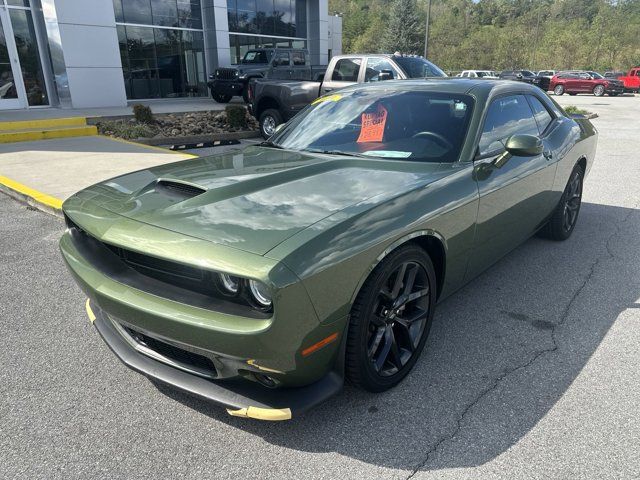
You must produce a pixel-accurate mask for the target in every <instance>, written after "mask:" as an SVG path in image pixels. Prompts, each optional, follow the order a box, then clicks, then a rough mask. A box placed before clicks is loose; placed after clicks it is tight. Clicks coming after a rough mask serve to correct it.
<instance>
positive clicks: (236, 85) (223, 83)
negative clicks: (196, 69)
mask: <svg viewBox="0 0 640 480" xmlns="http://www.w3.org/2000/svg"><path fill="white" fill-rule="evenodd" d="M209 87H210V88H211V89H212V90H213V91H214V92H216V93H217V94H220V95H231V96H241V95H242V94H243V92H244V89H245V84H244V83H243V82H241V81H233V80H212V81H210V82H209Z"/></svg>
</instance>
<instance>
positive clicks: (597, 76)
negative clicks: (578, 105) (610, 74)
mask: <svg viewBox="0 0 640 480" xmlns="http://www.w3.org/2000/svg"><path fill="white" fill-rule="evenodd" d="M587 73H588V74H589V75H591V76H592V77H593V78H597V79H598V80H602V79H603V78H604V77H603V76H602V75H600V74H599V73H598V72H587Z"/></svg>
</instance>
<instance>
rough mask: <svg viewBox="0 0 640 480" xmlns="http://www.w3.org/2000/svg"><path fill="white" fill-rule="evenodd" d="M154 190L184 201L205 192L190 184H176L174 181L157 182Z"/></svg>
mask: <svg viewBox="0 0 640 480" xmlns="http://www.w3.org/2000/svg"><path fill="white" fill-rule="evenodd" d="M154 190H155V191H156V192H158V193H162V194H164V195H167V196H170V197H174V198H180V199H182V200H186V199H187V198H193V197H196V196H198V195H201V194H203V193H204V192H206V191H207V190H206V189H204V188H202V187H198V186H197V185H192V184H190V183H183V182H176V181H174V180H158V181H157V182H156V184H155V186H154Z"/></svg>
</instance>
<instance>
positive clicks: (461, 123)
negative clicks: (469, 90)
mask: <svg viewBox="0 0 640 480" xmlns="http://www.w3.org/2000/svg"><path fill="white" fill-rule="evenodd" d="M473 105H474V101H473V98H472V97H470V96H469V95H463V94H453V93H440V92H431V91H421V90H415V89H414V90H400V91H398V90H397V89H389V90H387V89H384V88H376V89H371V88H367V89H360V90H354V91H347V92H341V93H335V94H333V95H328V96H325V97H321V98H319V99H317V100H316V101H314V102H313V103H312V104H311V105H310V106H309V107H307V108H306V109H305V110H303V111H302V112H301V113H300V114H299V115H297V116H296V117H295V118H294V119H293V120H292V121H291V122H290V123H288V124H287V125H286V126H285V127H284V128H283V129H282V131H280V132H279V133H277V134H276V135H275V136H274V137H272V139H271V143H272V145H274V146H279V147H282V148H286V149H291V150H301V151H308V152H316V153H326V154H335V155H348V156H354V157H370V158H385V159H399V160H415V161H424V162H454V161H456V160H457V159H458V156H459V155H460V151H461V149H462V145H463V143H464V140H465V137H466V133H467V128H468V126H469V120H470V118H471V114H472V111H473Z"/></svg>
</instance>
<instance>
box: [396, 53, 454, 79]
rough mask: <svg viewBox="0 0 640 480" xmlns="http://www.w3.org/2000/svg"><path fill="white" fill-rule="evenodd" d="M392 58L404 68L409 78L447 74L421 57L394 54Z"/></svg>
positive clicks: (443, 75) (444, 75)
mask: <svg viewBox="0 0 640 480" xmlns="http://www.w3.org/2000/svg"><path fill="white" fill-rule="evenodd" d="M393 59H394V60H395V61H396V63H397V64H398V65H400V67H401V68H402V70H404V73H405V74H406V75H407V77H409V78H425V77H446V76H447V74H446V73H444V72H443V71H442V70H440V68H439V67H437V66H436V65H434V64H433V63H431V62H430V61H429V60H425V59H424V58H421V57H400V56H394V57H393Z"/></svg>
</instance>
